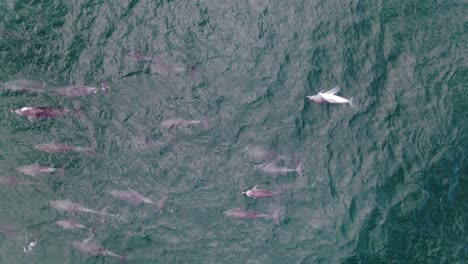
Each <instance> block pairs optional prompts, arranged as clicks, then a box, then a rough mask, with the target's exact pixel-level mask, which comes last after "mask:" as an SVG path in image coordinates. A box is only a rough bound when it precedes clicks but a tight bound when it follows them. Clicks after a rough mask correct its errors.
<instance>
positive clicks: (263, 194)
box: [242, 185, 276, 199]
mask: <svg viewBox="0 0 468 264" xmlns="http://www.w3.org/2000/svg"><path fill="white" fill-rule="evenodd" d="M242 194H244V195H246V196H248V197H252V198H254V199H258V198H269V197H273V196H275V195H276V193H275V192H272V191H270V190H265V189H259V188H258V185H255V186H254V187H253V188H252V189H251V190H247V191H245V192H242Z"/></svg>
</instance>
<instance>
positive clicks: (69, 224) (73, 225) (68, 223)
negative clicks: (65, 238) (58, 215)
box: [55, 220, 86, 229]
mask: <svg viewBox="0 0 468 264" xmlns="http://www.w3.org/2000/svg"><path fill="white" fill-rule="evenodd" d="M55 223H56V224H57V225H59V226H61V227H63V228H65V229H77V228H78V229H81V228H86V227H85V226H84V225H82V224H80V223H78V222H75V221H72V220H59V221H57V222H55Z"/></svg>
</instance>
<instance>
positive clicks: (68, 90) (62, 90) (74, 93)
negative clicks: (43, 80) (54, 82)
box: [54, 81, 109, 98]
mask: <svg viewBox="0 0 468 264" xmlns="http://www.w3.org/2000/svg"><path fill="white" fill-rule="evenodd" d="M101 89H102V91H103V92H104V94H107V93H108V91H109V84H108V83H107V81H104V82H103V84H102V88H101ZM98 92H99V88H97V87H93V86H84V85H75V86H64V87H59V88H56V89H55V90H54V93H55V94H57V95H61V96H64V97H67V98H75V97H80V96H85V95H90V94H97V93H98Z"/></svg>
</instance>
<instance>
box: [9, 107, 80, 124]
mask: <svg viewBox="0 0 468 264" xmlns="http://www.w3.org/2000/svg"><path fill="white" fill-rule="evenodd" d="M11 112H14V113H17V114H18V115H22V116H26V117H27V118H28V120H29V121H34V119H36V118H51V117H59V116H63V115H66V114H68V113H69V112H71V110H70V109H67V108H52V107H29V106H25V107H21V108H19V109H15V110H11Z"/></svg>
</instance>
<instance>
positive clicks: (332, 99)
mask: <svg viewBox="0 0 468 264" xmlns="http://www.w3.org/2000/svg"><path fill="white" fill-rule="evenodd" d="M339 91H340V87H339V86H336V87H335V88H333V89H331V90H330V91H327V92H324V91H321V92H319V93H318V94H317V95H312V96H307V99H309V100H310V101H311V102H313V103H316V104H323V103H331V104H349V105H351V107H354V105H353V98H350V99H346V98H343V97H340V96H338V95H336V93H338V92H339Z"/></svg>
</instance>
